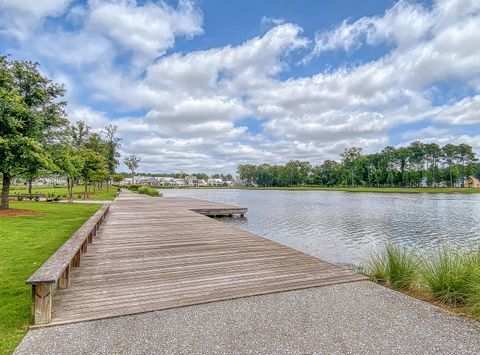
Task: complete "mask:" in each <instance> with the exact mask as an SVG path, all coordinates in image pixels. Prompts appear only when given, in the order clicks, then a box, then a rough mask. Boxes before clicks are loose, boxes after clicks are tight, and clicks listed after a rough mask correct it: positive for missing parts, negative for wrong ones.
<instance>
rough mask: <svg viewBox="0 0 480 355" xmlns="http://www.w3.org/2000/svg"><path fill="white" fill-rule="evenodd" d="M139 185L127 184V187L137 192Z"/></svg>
mask: <svg viewBox="0 0 480 355" xmlns="http://www.w3.org/2000/svg"><path fill="white" fill-rule="evenodd" d="M140 187H142V186H141V185H128V189H129V190H131V191H135V192H137V191H138V189H139V188H140Z"/></svg>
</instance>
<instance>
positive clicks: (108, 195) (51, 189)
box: [10, 185, 117, 201]
mask: <svg viewBox="0 0 480 355" xmlns="http://www.w3.org/2000/svg"><path fill="white" fill-rule="evenodd" d="M84 191H85V187H84V186H81V185H76V186H74V188H73V198H74V199H83V193H84ZM17 193H20V194H26V193H28V186H12V187H11V188H10V195H15V194H17ZM32 193H41V194H49V193H53V194H55V195H61V196H65V197H64V199H65V198H66V196H67V188H66V187H65V186H32ZM116 193H117V188H116V187H115V186H110V187H109V189H108V191H107V188H106V187H105V186H104V187H102V188H101V189H97V190H96V191H95V192H94V191H93V188H92V189H90V192H89V194H88V199H89V200H97V201H101V200H113V199H114V197H115V194H116Z"/></svg>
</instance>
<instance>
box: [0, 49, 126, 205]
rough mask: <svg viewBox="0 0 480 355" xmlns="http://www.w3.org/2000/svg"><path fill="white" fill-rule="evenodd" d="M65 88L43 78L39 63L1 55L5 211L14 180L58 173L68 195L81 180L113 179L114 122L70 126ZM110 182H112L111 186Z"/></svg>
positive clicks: (1, 156) (115, 163) (0, 161)
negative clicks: (97, 129) (100, 126)
mask: <svg viewBox="0 0 480 355" xmlns="http://www.w3.org/2000/svg"><path fill="white" fill-rule="evenodd" d="M64 95H65V88H64V87H63V86H62V85H59V84H56V83H54V82H52V81H51V80H50V79H48V78H47V77H46V76H44V75H43V74H42V73H41V72H40V70H39V66H38V63H35V62H31V61H20V60H9V59H8V57H6V56H0V173H1V175H2V195H1V203H0V208H1V209H7V208H8V207H9V203H8V201H9V199H8V198H9V192H10V185H11V182H12V179H14V178H22V179H24V180H26V181H29V192H30V193H31V185H32V183H31V182H32V181H34V180H35V179H36V178H38V177H39V176H41V175H44V174H47V173H48V174H56V175H58V176H61V177H63V178H64V179H65V180H66V181H67V187H68V199H69V200H71V199H72V194H73V186H74V184H75V183H77V182H79V181H80V180H81V181H82V182H83V184H84V185H85V195H86V194H87V188H88V185H91V184H93V185H94V186H95V184H96V183H103V182H107V184H108V182H109V181H111V180H112V178H113V176H114V174H115V169H116V167H117V166H118V163H119V161H118V158H119V153H118V148H119V145H120V139H119V138H118V137H117V127H116V126H115V125H109V126H107V127H105V129H104V130H103V131H102V132H100V133H96V132H92V131H91V130H90V127H89V126H87V125H86V124H85V122H83V121H78V122H76V124H74V125H70V124H69V120H68V118H67V114H66V112H65V106H66V102H65V101H64V100H63V97H64ZM107 186H108V185H107Z"/></svg>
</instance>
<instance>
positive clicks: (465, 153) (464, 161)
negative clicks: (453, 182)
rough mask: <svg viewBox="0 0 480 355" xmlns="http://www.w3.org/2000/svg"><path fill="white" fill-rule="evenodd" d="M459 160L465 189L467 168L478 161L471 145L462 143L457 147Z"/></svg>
mask: <svg viewBox="0 0 480 355" xmlns="http://www.w3.org/2000/svg"><path fill="white" fill-rule="evenodd" d="M457 158H458V160H459V162H460V163H461V169H462V187H463V186H464V185H465V178H466V176H465V173H466V172H467V170H466V167H467V165H470V164H472V163H473V162H474V161H475V160H476V158H475V153H474V152H473V149H472V147H471V146H470V145H468V144H465V143H462V144H459V145H458V146H457Z"/></svg>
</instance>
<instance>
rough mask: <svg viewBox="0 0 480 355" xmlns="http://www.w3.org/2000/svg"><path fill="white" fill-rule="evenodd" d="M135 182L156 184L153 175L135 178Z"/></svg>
mask: <svg viewBox="0 0 480 355" xmlns="http://www.w3.org/2000/svg"><path fill="white" fill-rule="evenodd" d="M135 182H136V183H137V184H139V185H150V186H156V185H157V179H156V178H155V177H149V176H143V177H141V178H139V179H138V180H135Z"/></svg>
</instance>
